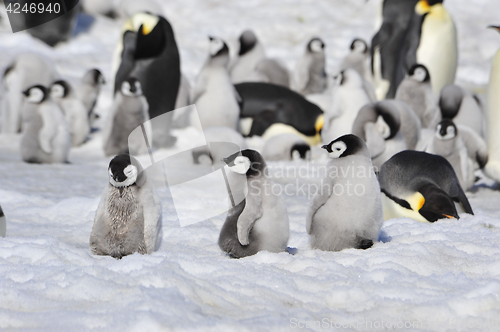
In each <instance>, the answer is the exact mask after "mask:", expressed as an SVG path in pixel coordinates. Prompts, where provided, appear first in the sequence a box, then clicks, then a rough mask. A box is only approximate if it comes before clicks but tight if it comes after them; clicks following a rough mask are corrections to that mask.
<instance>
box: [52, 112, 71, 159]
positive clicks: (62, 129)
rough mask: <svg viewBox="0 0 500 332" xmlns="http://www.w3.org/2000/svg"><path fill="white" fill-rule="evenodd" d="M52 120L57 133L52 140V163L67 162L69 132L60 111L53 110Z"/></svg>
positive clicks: (69, 142)
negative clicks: (55, 125)
mask: <svg viewBox="0 0 500 332" xmlns="http://www.w3.org/2000/svg"><path fill="white" fill-rule="evenodd" d="M52 118H53V121H56V123H57V133H56V134H55V136H54V138H53V140H52V149H53V153H52V162H55V163H64V162H66V161H67V158H68V153H69V150H70V148H71V137H70V131H69V128H68V124H67V123H66V120H65V119H64V115H63V114H62V111H60V110H59V109H54V110H53V114H52Z"/></svg>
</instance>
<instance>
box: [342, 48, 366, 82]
mask: <svg viewBox="0 0 500 332" xmlns="http://www.w3.org/2000/svg"><path fill="white" fill-rule="evenodd" d="M347 68H353V69H355V70H356V71H357V72H358V73H359V75H360V76H361V77H363V79H365V80H366V81H367V82H370V83H371V82H372V81H373V77H372V73H371V69H370V47H369V46H368V44H367V43H366V41H364V40H363V39H360V38H355V39H354V40H353V41H352V43H351V46H350V52H349V54H348V55H347V56H346V57H345V58H344V59H343V60H342V63H341V64H340V70H341V71H342V70H345V69H347Z"/></svg>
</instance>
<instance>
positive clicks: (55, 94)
mask: <svg viewBox="0 0 500 332" xmlns="http://www.w3.org/2000/svg"><path fill="white" fill-rule="evenodd" d="M70 91H71V87H70V86H69V83H68V82H66V81H64V80H59V81H55V82H54V83H52V85H51V86H50V96H51V97H52V98H56V99H60V98H66V97H67V96H68V95H69V93H70Z"/></svg>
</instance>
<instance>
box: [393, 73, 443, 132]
mask: <svg viewBox="0 0 500 332" xmlns="http://www.w3.org/2000/svg"><path fill="white" fill-rule="evenodd" d="M395 98H396V99H397V100H401V101H404V102H405V103H406V104H408V105H409V106H410V107H411V108H412V109H413V111H414V112H415V113H416V114H417V116H418V117H419V119H420V122H421V124H422V128H431V129H434V128H436V126H437V124H438V123H439V122H440V121H441V113H440V112H439V107H438V105H437V97H436V95H435V94H434V91H433V90H432V85H431V76H430V75H429V71H428V70H427V68H426V67H425V66H424V65H421V64H415V65H413V66H412V67H411V68H410V70H409V71H408V75H407V76H406V78H405V79H404V80H403V81H402V82H401V84H399V87H398V89H397V91H396V97H395Z"/></svg>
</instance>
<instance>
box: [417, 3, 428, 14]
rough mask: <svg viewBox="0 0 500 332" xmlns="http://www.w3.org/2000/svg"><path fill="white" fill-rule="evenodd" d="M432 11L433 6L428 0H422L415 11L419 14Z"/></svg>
mask: <svg viewBox="0 0 500 332" xmlns="http://www.w3.org/2000/svg"><path fill="white" fill-rule="evenodd" d="M430 11H431V6H430V5H429V2H427V0H420V1H419V2H418V3H417V5H416V6H415V12H417V14H419V15H424V14H427V13H428V12H430Z"/></svg>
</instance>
